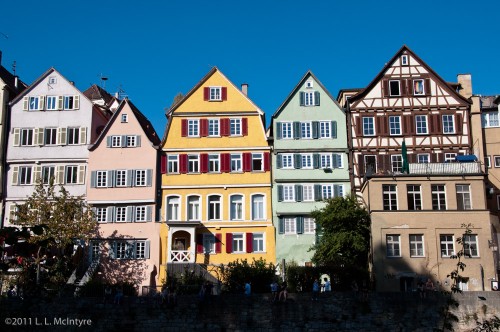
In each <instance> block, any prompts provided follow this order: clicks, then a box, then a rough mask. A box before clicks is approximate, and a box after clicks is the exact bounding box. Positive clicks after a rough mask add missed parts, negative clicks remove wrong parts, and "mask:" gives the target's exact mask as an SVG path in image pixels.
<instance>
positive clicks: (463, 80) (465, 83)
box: [457, 74, 472, 98]
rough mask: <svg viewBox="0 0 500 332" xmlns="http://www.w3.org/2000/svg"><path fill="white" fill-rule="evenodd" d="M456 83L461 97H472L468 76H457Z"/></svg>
mask: <svg viewBox="0 0 500 332" xmlns="http://www.w3.org/2000/svg"><path fill="white" fill-rule="evenodd" d="M457 81H458V83H459V84H460V91H458V93H460V95H461V96H463V97H465V98H470V97H472V78H471V75H470V74H458V75H457Z"/></svg>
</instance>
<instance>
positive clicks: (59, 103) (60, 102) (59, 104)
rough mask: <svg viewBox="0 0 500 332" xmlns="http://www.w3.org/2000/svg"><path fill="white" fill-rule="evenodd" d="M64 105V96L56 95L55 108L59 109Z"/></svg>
mask: <svg viewBox="0 0 500 332" xmlns="http://www.w3.org/2000/svg"><path fill="white" fill-rule="evenodd" d="M63 107H64V97H63V96H58V97H57V109H58V110H59V111H60V110H62V109H63Z"/></svg>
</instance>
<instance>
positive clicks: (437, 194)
mask: <svg viewBox="0 0 500 332" xmlns="http://www.w3.org/2000/svg"><path fill="white" fill-rule="evenodd" d="M443 198H444V204H442V203H441V200H442V199H443ZM431 199H432V210H434V211H443V210H446V206H447V199H446V185H444V184H432V185H431ZM435 202H436V203H435ZM434 207H437V209H434Z"/></svg>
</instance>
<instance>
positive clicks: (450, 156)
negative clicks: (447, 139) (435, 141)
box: [444, 152, 457, 162]
mask: <svg viewBox="0 0 500 332" xmlns="http://www.w3.org/2000/svg"><path fill="white" fill-rule="evenodd" d="M456 156H457V154H456V153H454V152H451V153H445V154H444V162H454V161H455V157H456Z"/></svg>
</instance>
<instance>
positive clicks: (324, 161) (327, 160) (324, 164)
mask: <svg viewBox="0 0 500 332" xmlns="http://www.w3.org/2000/svg"><path fill="white" fill-rule="evenodd" d="M319 157H320V167H321V168H332V155H331V154H320V156H319Z"/></svg>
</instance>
